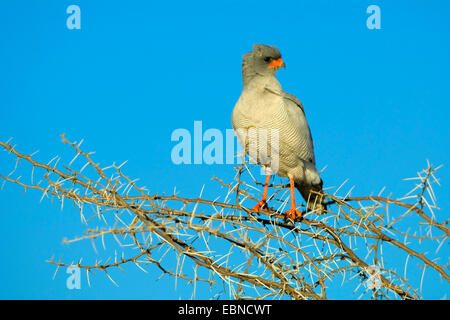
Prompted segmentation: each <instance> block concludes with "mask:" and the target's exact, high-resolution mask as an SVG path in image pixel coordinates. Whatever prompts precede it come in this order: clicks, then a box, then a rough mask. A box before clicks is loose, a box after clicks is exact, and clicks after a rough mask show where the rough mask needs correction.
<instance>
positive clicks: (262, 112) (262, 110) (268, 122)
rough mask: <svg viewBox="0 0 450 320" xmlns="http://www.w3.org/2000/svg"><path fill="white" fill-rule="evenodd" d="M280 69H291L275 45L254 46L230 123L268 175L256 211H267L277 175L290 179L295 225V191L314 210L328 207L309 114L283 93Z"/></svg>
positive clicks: (289, 213) (246, 60)
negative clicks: (317, 165)
mask: <svg viewBox="0 0 450 320" xmlns="http://www.w3.org/2000/svg"><path fill="white" fill-rule="evenodd" d="M281 67H283V68H286V64H285V62H284V61H283V59H282V58H281V53H280V51H279V50H278V48H276V47H275V46H270V45H265V44H254V45H253V48H252V51H250V52H248V53H246V54H244V55H243V59H242V82H243V89H242V92H241V95H240V97H239V99H238V101H237V102H236V104H235V106H234V109H233V111H232V116H231V122H232V126H233V130H234V132H235V135H236V137H237V140H238V142H239V143H240V144H241V146H242V147H243V149H244V151H245V153H246V154H249V155H250V157H251V158H253V159H254V160H256V161H257V163H258V164H260V165H261V166H262V167H263V168H265V170H266V180H265V184H264V191H263V195H262V199H261V201H260V202H258V203H257V204H256V205H255V206H254V207H253V208H252V210H253V211H255V212H259V211H260V209H261V208H266V209H267V208H268V206H267V192H268V185H269V182H270V176H271V174H272V173H276V174H277V175H279V176H280V177H282V178H285V177H287V178H289V185H290V197H291V207H290V209H289V210H287V211H286V212H285V216H286V218H291V219H293V220H295V219H296V218H301V217H302V213H301V212H300V211H299V210H297V208H296V201H295V189H297V190H298V191H299V192H300V194H301V195H302V197H303V199H304V200H305V201H306V204H307V207H308V208H309V209H310V210H314V211H315V212H317V213H319V214H323V213H325V212H326V210H327V207H326V202H325V198H324V197H323V196H322V193H321V192H322V187H323V181H322V179H321V177H320V173H319V172H318V171H317V169H316V160H315V155H314V146H313V140H312V135H311V130H310V128H309V125H308V122H307V120H306V115H305V109H304V107H303V104H302V103H301V102H300V100H299V99H298V98H296V97H295V96H294V95H292V94H289V93H287V92H285V91H284V90H283V89H282V87H281V84H280V82H279V81H278V80H277V78H276V76H275V75H276V73H277V71H278V69H279V68H281ZM263 137H265V140H264V139H262V138H263ZM263 140H264V141H263ZM264 144H266V145H264ZM252 151H253V152H252ZM275 160H276V162H277V165H276V166H274V167H275V170H273V169H272V168H271V167H269V162H271V166H272V165H273V162H275ZM271 170H272V172H271ZM274 171H275V172H274Z"/></svg>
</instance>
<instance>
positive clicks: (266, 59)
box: [264, 57, 272, 62]
mask: <svg viewBox="0 0 450 320" xmlns="http://www.w3.org/2000/svg"><path fill="white" fill-rule="evenodd" d="M270 60H272V58H271V57H265V58H264V61H265V62H270Z"/></svg>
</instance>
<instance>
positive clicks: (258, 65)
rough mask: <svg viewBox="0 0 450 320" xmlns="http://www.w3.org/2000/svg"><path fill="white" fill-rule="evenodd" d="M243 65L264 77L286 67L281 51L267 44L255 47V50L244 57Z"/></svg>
mask: <svg viewBox="0 0 450 320" xmlns="http://www.w3.org/2000/svg"><path fill="white" fill-rule="evenodd" d="M242 65H243V67H244V68H245V67H249V68H251V69H252V70H253V71H254V72H256V73H259V74H262V75H267V74H275V73H276V72H277V71H278V68H280V67H283V68H285V67H286V65H285V63H284V61H283V60H282V59H281V53H280V51H279V50H278V49H277V48H276V47H274V46H268V45H265V44H255V45H253V50H252V51H250V52H249V53H247V54H245V55H244V56H243V61H242Z"/></svg>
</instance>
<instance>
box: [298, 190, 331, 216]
mask: <svg viewBox="0 0 450 320" xmlns="http://www.w3.org/2000/svg"><path fill="white" fill-rule="evenodd" d="M322 185H323V183H321V184H320V185H305V184H298V183H295V187H296V188H297V190H298V191H299V192H300V194H301V195H302V197H303V199H305V201H306V205H307V207H308V208H309V209H311V210H314V211H315V212H316V213H318V214H325V213H326V210H327V205H326V199H325V197H324V196H323V194H322Z"/></svg>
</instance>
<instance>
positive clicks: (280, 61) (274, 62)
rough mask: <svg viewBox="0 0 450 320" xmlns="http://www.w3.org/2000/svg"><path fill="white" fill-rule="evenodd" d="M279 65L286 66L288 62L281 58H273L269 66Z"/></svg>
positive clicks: (275, 66)
mask: <svg viewBox="0 0 450 320" xmlns="http://www.w3.org/2000/svg"><path fill="white" fill-rule="evenodd" d="M279 67H283V68H286V64H285V63H284V61H283V60H282V59H281V58H278V59H276V60H272V62H271V63H270V64H269V68H279Z"/></svg>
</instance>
